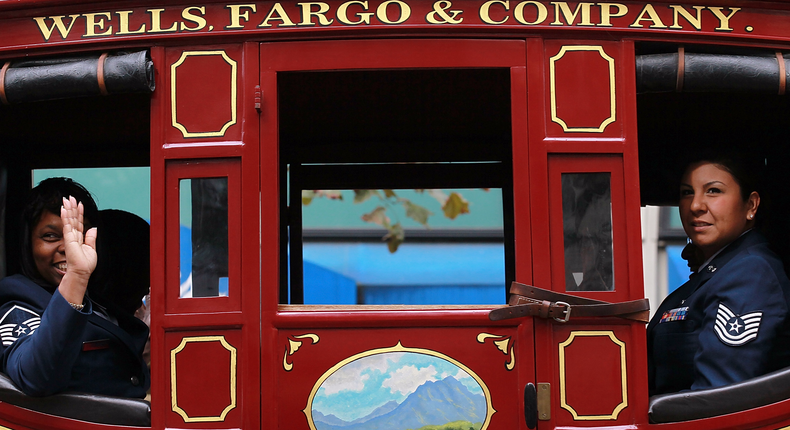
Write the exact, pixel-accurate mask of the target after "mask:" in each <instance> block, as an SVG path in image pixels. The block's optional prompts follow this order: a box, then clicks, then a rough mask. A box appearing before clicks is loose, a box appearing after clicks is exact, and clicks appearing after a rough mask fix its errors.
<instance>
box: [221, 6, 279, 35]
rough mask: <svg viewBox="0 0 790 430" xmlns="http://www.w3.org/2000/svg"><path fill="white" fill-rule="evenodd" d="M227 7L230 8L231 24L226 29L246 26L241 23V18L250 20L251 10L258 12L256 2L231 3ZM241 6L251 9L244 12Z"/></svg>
mask: <svg viewBox="0 0 790 430" xmlns="http://www.w3.org/2000/svg"><path fill="white" fill-rule="evenodd" d="M278 4H279V3H278ZM225 7H226V8H228V9H230V25H229V26H227V27H225V30H232V29H236V28H244V26H243V25H241V20H242V19H243V20H244V21H245V22H246V21H249V20H250V11H252V13H255V12H256V7H255V5H254V4H229V5H227V6H225ZM241 8H245V9H249V10H245V11H244V12H242V11H241Z"/></svg>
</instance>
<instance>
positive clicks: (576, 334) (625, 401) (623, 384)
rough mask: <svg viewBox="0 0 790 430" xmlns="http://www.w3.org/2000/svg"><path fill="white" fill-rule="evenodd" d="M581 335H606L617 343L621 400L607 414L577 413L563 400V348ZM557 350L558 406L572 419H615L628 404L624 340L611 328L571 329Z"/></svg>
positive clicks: (564, 392) (564, 388) (564, 391)
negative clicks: (620, 376) (558, 359)
mask: <svg viewBox="0 0 790 430" xmlns="http://www.w3.org/2000/svg"><path fill="white" fill-rule="evenodd" d="M581 336H604V337H608V338H609V339H610V340H611V341H612V343H614V344H615V345H617V346H618V347H619V348H620V374H621V375H622V378H621V380H620V384H621V388H622V395H623V401H622V402H620V404H619V405H617V406H615V408H614V410H613V411H612V413H611V414H609V415H605V414H602V415H579V414H578V413H577V412H576V410H574V409H573V407H572V406H570V405H569V404H568V402H566V401H565V394H566V387H565V348H566V347H568V346H569V345H570V344H571V343H573V340H574V339H575V338H576V337H581ZM559 350H560V351H559V352H560V354H559V355H560V407H562V409H565V410H567V411H568V412H570V413H571V415H573V419H574V421H588V420H616V419H617V416H618V415H620V412H621V411H622V410H623V409H625V408H626V407H627V406H628V384H627V377H626V367H625V342H623V341H621V340H620V339H618V338H617V336H615V335H614V332H613V331H611V330H603V331H572V332H571V333H570V336H568V339H567V340H565V341H564V342H562V343H560V345H559Z"/></svg>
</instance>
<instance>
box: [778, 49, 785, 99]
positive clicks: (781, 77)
mask: <svg viewBox="0 0 790 430" xmlns="http://www.w3.org/2000/svg"><path fill="white" fill-rule="evenodd" d="M776 62H777V63H779V95H780V96H783V95H785V89H786V88H787V74H786V73H787V72H786V70H785V58H784V55H782V51H776Z"/></svg>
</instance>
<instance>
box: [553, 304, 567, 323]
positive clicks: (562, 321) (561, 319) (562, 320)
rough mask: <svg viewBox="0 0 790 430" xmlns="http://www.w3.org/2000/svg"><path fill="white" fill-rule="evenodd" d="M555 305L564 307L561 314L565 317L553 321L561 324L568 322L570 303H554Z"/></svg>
mask: <svg viewBox="0 0 790 430" xmlns="http://www.w3.org/2000/svg"><path fill="white" fill-rule="evenodd" d="M555 304H557V305H565V310H564V311H563V312H562V313H563V314H564V315H565V317H564V318H557V317H554V321H557V322H561V323H566V322H568V320H569V319H571V305H570V303H566V302H555Z"/></svg>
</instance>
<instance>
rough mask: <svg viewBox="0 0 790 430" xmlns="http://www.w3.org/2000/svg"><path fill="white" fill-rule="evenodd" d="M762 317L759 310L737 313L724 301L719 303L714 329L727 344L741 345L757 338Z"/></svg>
mask: <svg viewBox="0 0 790 430" xmlns="http://www.w3.org/2000/svg"><path fill="white" fill-rule="evenodd" d="M762 318H763V313H762V312H759V311H758V312H750V313H748V314H743V315H735V313H734V312H733V311H731V310H730V309H729V308H728V307H727V306H724V303H719V310H718V312H717V313H716V325H715V327H714V329H715V330H716V335H717V336H718V337H719V340H721V341H722V342H724V344H725V345H729V346H741V345H744V344H746V343H748V342H750V341H752V340H754V339H755V338H757V331H758V330H760V321H761V320H762Z"/></svg>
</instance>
